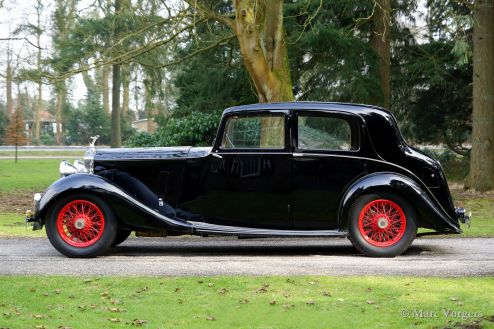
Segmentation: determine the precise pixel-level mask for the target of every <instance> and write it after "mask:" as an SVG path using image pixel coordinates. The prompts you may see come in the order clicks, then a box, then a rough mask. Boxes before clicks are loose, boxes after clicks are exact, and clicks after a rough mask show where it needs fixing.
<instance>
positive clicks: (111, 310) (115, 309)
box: [107, 307, 124, 313]
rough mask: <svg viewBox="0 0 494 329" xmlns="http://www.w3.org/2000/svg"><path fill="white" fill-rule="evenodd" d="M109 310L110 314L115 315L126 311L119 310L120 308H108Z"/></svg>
mask: <svg viewBox="0 0 494 329" xmlns="http://www.w3.org/2000/svg"><path fill="white" fill-rule="evenodd" d="M107 310H108V311H110V312H113V313H120V312H123V311H124V310H122V309H121V308H118V307H108V308H107Z"/></svg>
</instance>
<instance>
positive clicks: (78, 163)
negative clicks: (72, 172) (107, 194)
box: [74, 160, 88, 172]
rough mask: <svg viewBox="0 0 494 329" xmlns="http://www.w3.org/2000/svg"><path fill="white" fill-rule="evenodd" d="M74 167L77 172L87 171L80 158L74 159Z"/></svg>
mask: <svg viewBox="0 0 494 329" xmlns="http://www.w3.org/2000/svg"><path fill="white" fill-rule="evenodd" d="M74 167H75V169H77V172H88V170H87V168H86V167H85V166H84V162H82V161H81V160H75V161H74Z"/></svg>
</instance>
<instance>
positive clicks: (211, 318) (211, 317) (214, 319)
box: [206, 315, 216, 321]
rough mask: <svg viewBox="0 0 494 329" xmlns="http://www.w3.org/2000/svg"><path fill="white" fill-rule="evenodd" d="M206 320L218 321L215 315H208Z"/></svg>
mask: <svg viewBox="0 0 494 329" xmlns="http://www.w3.org/2000/svg"><path fill="white" fill-rule="evenodd" d="M206 320H208V321H216V318H215V317H214V316H211V315H208V316H207V317H206Z"/></svg>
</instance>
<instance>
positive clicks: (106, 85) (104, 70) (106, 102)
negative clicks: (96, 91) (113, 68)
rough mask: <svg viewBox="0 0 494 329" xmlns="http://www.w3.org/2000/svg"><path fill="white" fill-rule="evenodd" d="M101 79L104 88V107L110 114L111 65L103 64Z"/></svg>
mask: <svg viewBox="0 0 494 329" xmlns="http://www.w3.org/2000/svg"><path fill="white" fill-rule="evenodd" d="M101 70H102V74H101V79H102V80H103V81H102V89H103V109H104V110H105V113H106V114H110V85H109V79H110V66H109V65H103V67H102V69H101Z"/></svg>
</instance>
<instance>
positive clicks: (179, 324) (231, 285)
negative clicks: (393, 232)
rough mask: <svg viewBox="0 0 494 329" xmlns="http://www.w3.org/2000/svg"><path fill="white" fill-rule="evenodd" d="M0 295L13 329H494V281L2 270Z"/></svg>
mask: <svg viewBox="0 0 494 329" xmlns="http://www.w3.org/2000/svg"><path fill="white" fill-rule="evenodd" d="M0 292H1V294H0V327H8V328H11V329H14V328H68V327H70V328H133V327H138V326H142V327H143V328H297V329H299V328H304V329H306V328H445V327H448V328H467V327H466V326H465V325H466V324H470V325H473V326H472V327H468V328H494V323H493V322H492V321H494V299H493V298H492V296H494V278H449V279H441V278H422V277H348V278H342V277H327V276H326V277H321V276H314V277H312V276H311V277H307V276H304V277H294V278H289V277H283V276H278V277H242V276H240V277H238V276H237V277H207V278H200V277H188V278H173V277H164V278H159V277H153V278H142V277H138V278H121V277H105V278H79V277H31V276H30V277H28V276H11V277H9V276H4V277H1V279H0ZM426 314H427V315H429V316H426ZM434 314H435V315H434ZM462 316H463V317H464V319H462Z"/></svg>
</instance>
